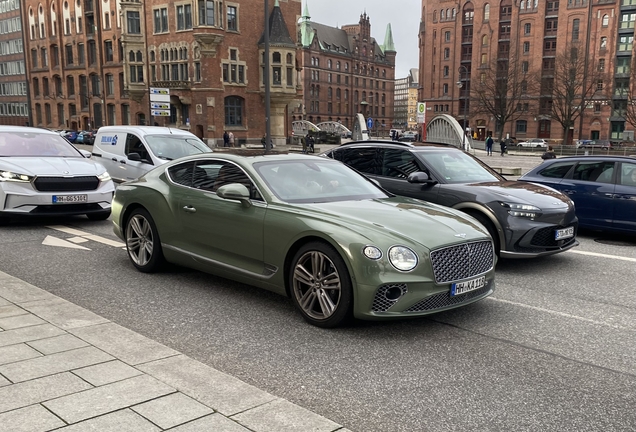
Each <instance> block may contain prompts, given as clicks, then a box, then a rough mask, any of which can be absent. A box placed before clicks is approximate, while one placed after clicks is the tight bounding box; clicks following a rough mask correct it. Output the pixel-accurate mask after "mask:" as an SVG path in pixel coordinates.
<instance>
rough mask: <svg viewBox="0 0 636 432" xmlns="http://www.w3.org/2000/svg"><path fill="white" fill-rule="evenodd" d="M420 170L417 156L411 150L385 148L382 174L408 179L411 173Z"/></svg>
mask: <svg viewBox="0 0 636 432" xmlns="http://www.w3.org/2000/svg"><path fill="white" fill-rule="evenodd" d="M417 171H420V167H419V166H418V164H417V161H416V160H415V156H413V154H412V153H411V152H409V151H405V150H395V149H385V150H384V163H383V164H382V175H383V176H387V177H395V178H401V179H406V178H407V177H408V176H409V174H411V173H414V172H417Z"/></svg>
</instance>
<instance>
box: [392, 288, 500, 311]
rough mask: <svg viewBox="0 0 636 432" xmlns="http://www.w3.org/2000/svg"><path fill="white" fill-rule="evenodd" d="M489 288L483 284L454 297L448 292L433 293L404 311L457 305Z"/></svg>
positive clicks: (480, 294)
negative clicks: (476, 288) (481, 286)
mask: <svg viewBox="0 0 636 432" xmlns="http://www.w3.org/2000/svg"><path fill="white" fill-rule="evenodd" d="M489 290H490V288H488V287H487V286H485V287H483V288H479V289H478V290H475V291H470V292H467V293H466V294H461V295H458V296H455V297H451V295H450V292H443V293H439V294H435V295H432V296H430V297H428V298H425V299H424V300H421V301H419V302H417V303H415V304H414V305H413V306H411V307H410V308H408V309H406V310H405V311H404V312H424V311H430V310H435V309H441V308H445V307H447V306H452V305H457V304H460V303H464V302H467V301H470V300H473V299H475V298H477V297H480V296H482V295H484V294H487V293H488V291H489Z"/></svg>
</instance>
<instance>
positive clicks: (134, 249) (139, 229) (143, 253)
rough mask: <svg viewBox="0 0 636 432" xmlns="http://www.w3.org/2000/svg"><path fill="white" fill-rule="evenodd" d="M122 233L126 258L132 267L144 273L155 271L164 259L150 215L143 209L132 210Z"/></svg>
mask: <svg viewBox="0 0 636 432" xmlns="http://www.w3.org/2000/svg"><path fill="white" fill-rule="evenodd" d="M124 232H125V233H126V249H127V251H128V257H129V258H130V260H131V261H132V263H133V265H134V266H135V267H137V269H138V270H139V271H142V272H144V273H152V272H155V271H157V270H158V269H159V268H160V267H161V265H162V264H163V262H164V258H163V251H162V250H161V241H160V240H159V233H158V232H157V227H156V225H155V221H154V220H153V219H152V216H150V213H148V211H146V210H145V209H143V208H138V209H136V210H134V211H133V212H132V214H131V215H130V217H129V218H128V220H127V222H126V229H125V231H124Z"/></svg>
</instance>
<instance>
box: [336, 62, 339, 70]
mask: <svg viewBox="0 0 636 432" xmlns="http://www.w3.org/2000/svg"><path fill="white" fill-rule="evenodd" d="M336 70H340V62H336Z"/></svg>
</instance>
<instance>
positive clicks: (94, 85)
mask: <svg viewBox="0 0 636 432" xmlns="http://www.w3.org/2000/svg"><path fill="white" fill-rule="evenodd" d="M91 90H92V95H93V96H100V95H101V93H102V92H101V89H100V85H99V75H97V74H91Z"/></svg>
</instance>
